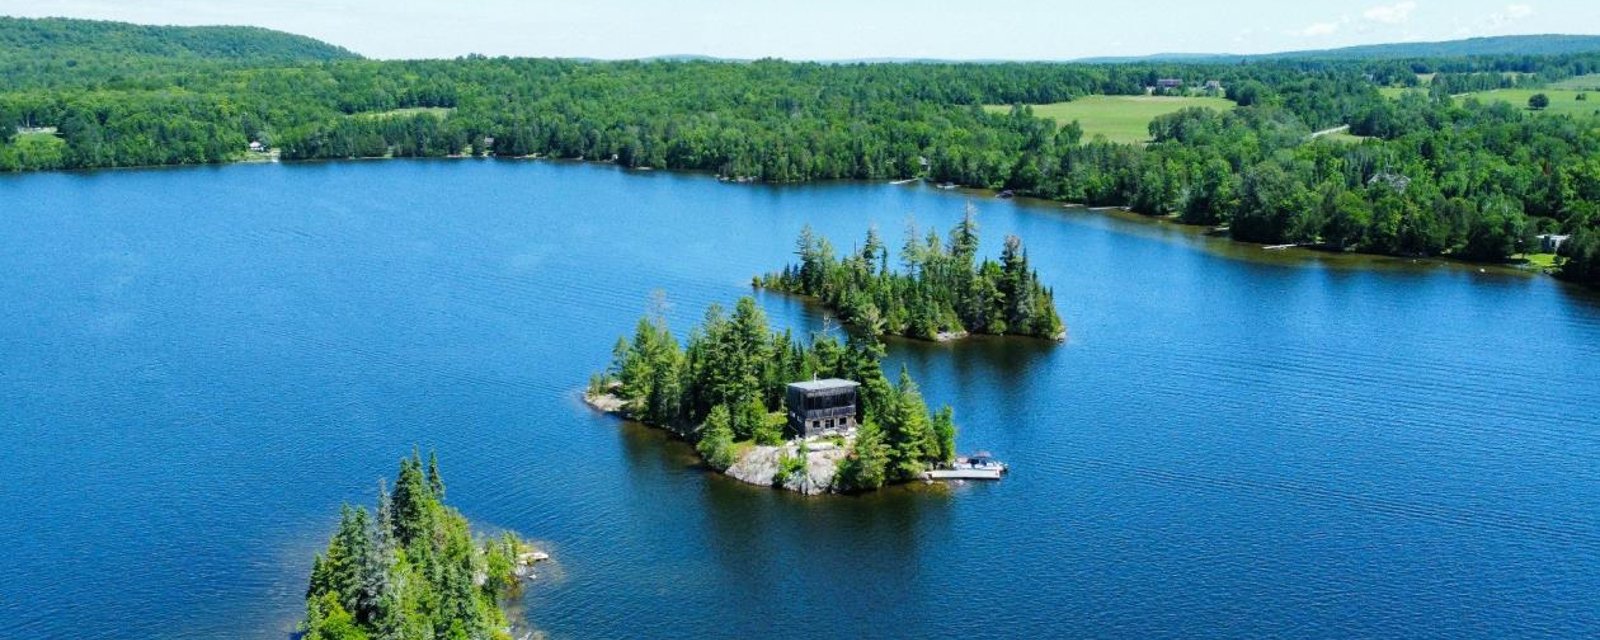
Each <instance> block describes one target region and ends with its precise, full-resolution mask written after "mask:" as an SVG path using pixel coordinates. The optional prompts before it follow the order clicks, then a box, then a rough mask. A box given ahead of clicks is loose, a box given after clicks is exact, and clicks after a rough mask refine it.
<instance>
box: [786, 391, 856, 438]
mask: <svg viewBox="0 0 1600 640" xmlns="http://www.w3.org/2000/svg"><path fill="white" fill-rule="evenodd" d="M860 386H861V385H860V383H856V382H851V381H849V380H840V379H837V378H830V379H827V380H812V381H809V382H796V383H793V384H790V385H789V387H788V388H787V389H786V390H785V394H784V406H786V407H788V410H789V434H788V435H789V437H801V438H810V437H814V436H820V435H827V434H841V435H842V434H848V433H851V432H854V431H855V430H856V421H857V415H858V413H857V407H856V390H857V388H858V387H860Z"/></svg>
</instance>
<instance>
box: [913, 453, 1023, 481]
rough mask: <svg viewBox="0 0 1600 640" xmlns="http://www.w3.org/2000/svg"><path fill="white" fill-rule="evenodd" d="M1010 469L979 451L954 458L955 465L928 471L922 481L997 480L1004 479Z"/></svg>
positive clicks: (923, 475)
mask: <svg viewBox="0 0 1600 640" xmlns="http://www.w3.org/2000/svg"><path fill="white" fill-rule="evenodd" d="M1009 470H1010V468H1009V467H1007V466H1006V463H1004V462H1001V461H999V460H996V459H994V456H992V455H990V454H989V452H987V451H979V452H977V453H975V454H972V455H970V456H961V457H958V458H956V461H955V463H953V464H951V465H949V466H947V467H944V468H940V469H929V470H927V471H924V472H923V473H922V479H923V480H926V481H928V482H933V481H935V480H999V479H1000V478H1003V477H1005V475H1006V472H1007V471H1009Z"/></svg>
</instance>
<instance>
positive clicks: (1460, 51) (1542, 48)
mask: <svg viewBox="0 0 1600 640" xmlns="http://www.w3.org/2000/svg"><path fill="white" fill-rule="evenodd" d="M1591 51H1600V36H1589V35H1558V34H1547V35H1526V36H1494V37H1487V38H1468V39H1466V40H1446V41H1442V42H1397V43H1391V44H1372V45H1360V46H1354V47H1342V48H1338V49H1315V50H1308V51H1285V52H1282V53H1264V54H1252V55H1241V54H1229V53H1157V54H1153V55H1148V56H1132V57H1098V58H1084V59H1081V60H1076V61H1075V62H1084V63H1102V64H1104V63H1124V62H1224V61H1238V60H1289V59H1308V58H1309V59H1325V60H1381V59H1386V58H1448V57H1460V56H1489V55H1561V54H1568V53H1587V52H1591Z"/></svg>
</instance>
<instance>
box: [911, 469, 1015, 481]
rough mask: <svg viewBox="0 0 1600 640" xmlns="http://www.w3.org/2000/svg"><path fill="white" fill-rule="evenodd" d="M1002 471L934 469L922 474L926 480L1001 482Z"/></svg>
mask: <svg viewBox="0 0 1600 640" xmlns="http://www.w3.org/2000/svg"><path fill="white" fill-rule="evenodd" d="M1003 475H1005V471H1003V470H1001V469H933V470H931V471H927V472H925V473H923V474H922V478H923V479H924V480H999V479H1000V477H1001V476H1003Z"/></svg>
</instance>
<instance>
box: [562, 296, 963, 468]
mask: <svg viewBox="0 0 1600 640" xmlns="http://www.w3.org/2000/svg"><path fill="white" fill-rule="evenodd" d="M883 355H884V351H883V345H882V344H881V343H880V342H878V341H877V339H876V338H874V337H872V336H870V335H865V334H861V333H857V334H853V335H851V336H850V337H849V339H848V340H846V341H845V342H840V341H839V340H838V339H837V338H835V337H833V336H831V335H827V334H817V335H814V336H812V337H811V339H810V340H809V341H805V340H801V339H798V338H796V337H795V336H794V335H793V334H792V333H791V332H789V331H782V332H777V331H773V330H772V329H771V328H769V327H768V324H767V317H766V314H765V313H764V312H763V311H762V310H761V308H760V307H759V306H757V305H756V301H755V299H754V298H751V297H749V296H746V297H744V298H741V299H740V300H739V302H738V304H736V305H735V307H734V312H733V314H732V315H731V316H730V315H728V314H727V313H726V312H724V311H723V310H722V308H721V307H720V306H717V305H713V306H712V307H711V308H710V309H709V310H708V311H707V312H706V316H705V320H704V321H703V322H702V323H701V325H700V326H699V327H697V328H695V329H694V330H693V331H691V332H690V333H689V338H688V341H687V343H686V344H684V345H682V346H680V345H679V343H678V340H677V338H675V337H674V336H673V335H672V332H671V331H669V330H668V329H667V325H666V321H665V319H663V318H662V317H661V315H660V314H653V315H651V316H646V317H645V318H642V319H640V320H639V323H638V326H637V327H636V329H635V331H634V336H633V339H632V340H631V341H630V340H628V339H626V338H619V339H618V340H617V344H616V347H615V349H614V350H613V357H612V364H611V366H610V368H609V369H608V370H606V371H605V372H603V373H599V374H596V375H595V376H594V377H592V378H591V379H590V382H589V388H588V390H587V392H586V393H585V394H584V397H585V400H587V401H588V403H589V404H590V405H592V406H594V407H595V408H597V409H600V410H602V411H606V412H609V413H615V414H618V415H622V416H624V417H627V418H630V419H633V420H637V421H639V422H642V423H644V424H647V425H650V426H654V427H659V428H662V429H666V430H668V431H670V432H672V433H673V434H675V435H677V436H678V437H680V438H683V439H685V440H688V441H690V442H693V443H695V449H696V451H698V452H699V454H700V457H701V458H702V459H703V460H704V461H705V464H706V466H708V467H710V468H711V469H713V470H715V471H718V472H721V473H725V474H727V475H729V476H731V477H733V478H737V479H739V480H742V481H744V482H748V483H751V484H757V485H763V486H773V487H780V488H783V489H788V490H791V491H798V492H801V493H805V494H820V493H830V492H832V493H855V492H862V491H871V490H874V489H878V488H880V487H883V486H884V485H886V484H894V483H900V482H909V481H912V480H916V479H919V478H922V477H924V475H925V474H926V473H927V472H928V471H929V470H931V469H934V468H936V467H939V466H944V465H947V464H949V463H951V462H953V461H954V460H955V458H956V455H955V435H956V425H955V419H954V415H953V412H952V411H951V409H950V408H949V407H944V408H942V409H940V410H939V411H929V409H928V405H927V403H926V402H924V401H923V398H922V393H921V392H920V391H919V390H918V389H917V385H916V383H915V382H913V381H912V380H911V376H910V374H909V373H907V372H906V370H905V369H904V368H902V369H901V371H900V375H899V379H898V381H896V382H894V383H891V382H890V381H889V379H888V377H887V376H885V375H884V373H883V369H882V359H883Z"/></svg>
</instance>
